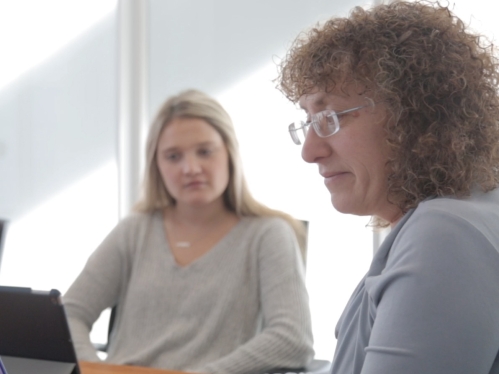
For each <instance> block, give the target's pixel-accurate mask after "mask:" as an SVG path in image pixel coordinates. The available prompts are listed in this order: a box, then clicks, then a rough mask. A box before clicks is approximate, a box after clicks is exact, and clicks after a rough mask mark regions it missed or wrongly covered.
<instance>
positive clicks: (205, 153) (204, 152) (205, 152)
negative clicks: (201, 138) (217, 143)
mask: <svg viewBox="0 0 499 374" xmlns="http://www.w3.org/2000/svg"><path fill="white" fill-rule="evenodd" d="M212 153H213V150H211V149H209V148H201V149H200V150H198V154H199V155H201V156H204V157H206V156H209V155H211V154H212Z"/></svg>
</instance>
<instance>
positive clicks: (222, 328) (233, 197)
mask: <svg viewBox="0 0 499 374" xmlns="http://www.w3.org/2000/svg"><path fill="white" fill-rule="evenodd" d="M146 163H147V164H146V177H145V181H144V194H143V197H142V199H141V200H140V201H139V202H138V204H137V205H136V213H135V214H132V215H130V216H129V217H128V218H126V219H124V220H123V221H121V222H120V223H119V224H118V225H117V227H116V228H115V229H114V230H113V231H112V232H111V233H110V234H109V236H108V237H107V238H106V239H105V240H104V242H103V243H102V244H101V246H100V247H99V248H98V249H97V250H96V251H95V253H94V254H93V255H92V256H91V257H90V259H89V260H88V263H87V264H86V266H85V268H84V270H83V271H82V273H81V274H80V275H79V276H78V278H77V279H76V281H75V282H74V284H73V285H72V286H71V288H70V289H69V290H68V292H67V293H66V295H65V297H64V302H65V306H66V310H67V314H68V317H69V322H70V326H71V330H72V334H73V338H74V341H75V346H76V351H77V354H78V358H79V359H80V360H87V361H95V360H98V357H97V354H96V351H95V349H94V348H93V346H92V344H91V342H90V339H89V332H90V329H91V327H92V324H93V323H94V321H95V320H96V319H97V318H98V316H99V314H100V313H101V312H102V310H104V309H105V308H108V307H111V306H114V305H117V317H116V322H115V324H114V330H113V332H112V334H111V338H110V342H109V348H108V357H107V362H110V363H117V364H130V365H141V366H151V367H157V368H168V369H177V370H185V371H190V372H203V373H219V374H220V373H231V374H237V373H253V372H262V371H265V370H268V369H271V368H273V367H301V366H304V365H306V364H307V363H308V362H309V361H310V360H311V359H312V356H313V349H312V333H311V323H310V312H309V309H308V296H307V291H306V288H305V284H304V272H303V264H302V258H301V255H300V251H299V245H298V240H297V239H298V238H301V232H300V223H297V222H296V221H294V220H293V219H291V218H290V217H289V216H287V215H285V214H283V213H281V212H277V211H274V210H271V209H269V208H267V207H265V206H263V205H262V204H260V203H258V202H257V201H255V200H254V199H253V198H252V196H251V194H250V193H249V191H248V189H247V186H246V183H245V180H244V177H243V173H242V169H241V162H240V158H239V153H238V144H237V140H236V137H235V133H234V128H233V125H232V122H231V119H230V117H229V115H228V114H227V112H226V111H225V110H224V109H223V108H222V107H221V106H220V104H219V103H218V102H216V101H215V100H213V99H212V98H211V97H209V96H207V95H205V94H203V93H201V92H199V91H195V90H190V91H185V92H182V93H180V94H179V95H177V96H174V97H171V98H170V99H168V100H167V101H166V102H165V103H164V105H163V106H162V107H161V109H160V111H159V113H158V114H157V116H156V119H155V120H154V122H153V124H152V127H151V129H150V133H149V138H148V141H147V161H146Z"/></svg>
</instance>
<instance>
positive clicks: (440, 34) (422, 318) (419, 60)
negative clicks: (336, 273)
mask: <svg viewBox="0 0 499 374" xmlns="http://www.w3.org/2000/svg"><path fill="white" fill-rule="evenodd" d="M278 81H279V88H280V89H281V91H282V92H283V93H284V94H285V95H286V96H287V97H288V98H289V99H290V100H292V101H293V102H298V103H299V105H300V106H301V107H302V108H303V109H304V110H305V112H306V114H307V120H306V121H304V122H298V123H293V124H291V125H290V126H289V131H290V134H291V137H292V139H293V141H294V142H295V143H297V144H302V143H303V149H302V157H303V159H304V160H305V161H307V162H310V163H316V164H317V165H318V166H319V173H320V174H321V175H322V176H323V177H324V182H325V185H326V187H327V188H328V190H329V191H330V193H331V200H332V204H333V206H334V207H335V208H336V209H337V210H338V211H340V212H342V213H346V214H355V215H370V216H372V217H373V221H372V222H373V225H374V226H375V227H384V226H390V227H391V232H390V234H389V235H388V237H387V238H386V239H385V240H384V242H383V243H382V245H381V247H380V248H379V249H378V251H377V252H376V254H375V256H374V259H373V261H372V265H371V267H370V269H369V270H368V272H367V274H366V276H365V277H364V278H363V279H362V280H361V282H360V284H359V285H358V287H357V288H356V290H355V291H354V293H353V295H352V297H351V299H350V301H349V302H348V304H347V306H346V308H345V310H344V312H343V314H342V316H341V318H340V320H339V322H338V324H337V327H336V337H337V339H338V342H337V347H336V352H335V357H334V361H333V368H332V373H338V374H340V373H342V374H343V373H362V374H395V373H397V374H400V373H405V374H422V373H425V374H431V373H434V374H437V373H438V374H446V373H449V374H451V373H452V374H459V373H463V374H464V373H467V374H468V373H473V374H479V373H483V374H485V373H499V356H498V351H499V188H498V186H499V95H498V85H497V84H498V81H499V64H498V59H497V57H496V55H495V51H494V46H493V45H492V44H490V43H487V42H486V39H485V38H483V37H482V36H481V35H478V34H475V33H473V32H471V31H469V30H468V29H467V27H466V26H465V25H464V23H463V22H462V21H461V20H460V19H458V18H457V17H456V16H455V15H453V13H452V12H451V11H450V10H449V9H448V8H447V7H445V6H441V5H440V4H437V3H431V2H419V1H418V2H406V1H396V2H392V3H390V4H387V5H378V6H375V7H373V8H372V9H369V10H364V9H362V8H360V7H356V8H354V9H353V11H352V12H351V13H350V15H349V16H348V17H347V18H333V19H330V20H329V21H327V22H326V23H324V24H323V25H320V26H317V27H315V28H312V29H311V30H309V31H308V32H306V33H304V34H302V35H301V36H299V38H298V39H297V40H296V41H295V42H294V44H293V46H292V48H291V49H290V51H289V52H288V54H287V56H286V57H285V59H284V60H283V62H282V63H281V65H280V76H279V78H278ZM309 129H311V131H308V130H309Z"/></svg>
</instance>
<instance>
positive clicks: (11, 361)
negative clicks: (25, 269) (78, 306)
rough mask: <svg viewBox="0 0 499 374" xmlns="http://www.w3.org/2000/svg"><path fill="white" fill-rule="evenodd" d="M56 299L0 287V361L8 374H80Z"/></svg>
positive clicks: (56, 293) (50, 294)
mask: <svg viewBox="0 0 499 374" xmlns="http://www.w3.org/2000/svg"><path fill="white" fill-rule="evenodd" d="M60 296H61V294H60V292H59V291H57V290H52V291H48V292H43V291H32V290H31V289H29V288H18V287H3V286H0V305H1V306H2V307H1V310H2V311H1V313H0V358H1V360H2V361H3V365H4V367H5V369H6V371H7V373H8V374H26V373H35V372H36V373H51V374H79V373H80V371H79V368H78V363H77V359H76V354H75V350H74V347H73V343H72V340H71V335H70V332H69V327H68V323H67V320H66V314H65V312H64V307H63V305H62V303H61V297H60ZM31 368H36V369H35V370H33V371H32V369H31ZM0 373H1V372H0Z"/></svg>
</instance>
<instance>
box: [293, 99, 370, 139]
mask: <svg viewBox="0 0 499 374" xmlns="http://www.w3.org/2000/svg"><path fill="white" fill-rule="evenodd" d="M366 100H368V101H369V103H368V104H365V105H360V106H356V107H354V108H350V109H346V110H342V111H341V112H336V111H335V110H332V109H326V110H323V111H321V112H318V113H315V114H312V115H311V116H310V120H308V121H307V122H304V121H297V122H293V123H291V124H290V125H289V126H288V131H289V134H290V135H291V139H292V140H293V143H295V144H296V145H300V144H301V141H300V138H299V136H298V134H297V131H299V130H302V131H303V135H304V138H306V137H307V133H308V129H309V127H310V125H312V128H313V129H314V131H315V133H316V134H317V136H319V137H321V138H327V137H329V136H331V135H334V134H336V133H337V132H338V131H340V118H339V116H341V115H344V114H347V113H351V112H355V111H357V110H360V109H363V108H367V107H370V106H374V105H375V103H374V101H372V100H371V99H369V98H366ZM320 117H329V118H331V119H332V120H333V122H334V130H333V131H332V132H327V133H324V130H323V129H322V128H321V127H320V125H319V121H320V119H322V118H320ZM296 124H298V125H299V127H296Z"/></svg>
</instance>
